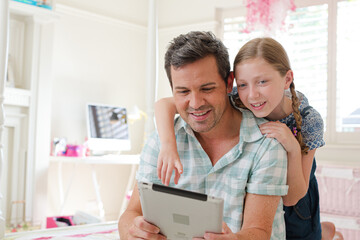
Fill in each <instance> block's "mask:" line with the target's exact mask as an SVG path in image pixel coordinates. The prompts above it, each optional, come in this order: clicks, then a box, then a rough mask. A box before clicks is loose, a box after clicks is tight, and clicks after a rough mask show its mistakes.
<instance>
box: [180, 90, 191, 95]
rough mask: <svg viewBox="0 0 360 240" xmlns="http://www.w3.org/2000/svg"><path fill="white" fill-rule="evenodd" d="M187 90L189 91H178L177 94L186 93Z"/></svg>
mask: <svg viewBox="0 0 360 240" xmlns="http://www.w3.org/2000/svg"><path fill="white" fill-rule="evenodd" d="M188 92H189V90H183V91H178V93H179V94H186V93H188Z"/></svg>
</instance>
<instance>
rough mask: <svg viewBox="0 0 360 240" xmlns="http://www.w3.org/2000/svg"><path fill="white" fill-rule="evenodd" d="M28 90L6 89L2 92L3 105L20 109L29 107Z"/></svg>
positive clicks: (29, 96) (29, 94) (29, 95)
mask: <svg viewBox="0 0 360 240" xmlns="http://www.w3.org/2000/svg"><path fill="white" fill-rule="evenodd" d="M30 98H31V93H30V90H26V89H20V88H10V87H6V88H5V92H4V104H5V105H14V106H20V107H29V106H30Z"/></svg>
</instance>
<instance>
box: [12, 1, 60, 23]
mask: <svg viewBox="0 0 360 240" xmlns="http://www.w3.org/2000/svg"><path fill="white" fill-rule="evenodd" d="M9 9H10V13H11V14H15V15H20V16H24V17H34V16H38V17H41V18H42V19H43V20H48V21H52V20H55V19H58V18H59V15H58V14H57V13H56V12H55V11H54V10H49V9H46V8H42V7H37V6H33V5H29V4H25V3H21V2H16V1H11V0H10V1H9Z"/></svg>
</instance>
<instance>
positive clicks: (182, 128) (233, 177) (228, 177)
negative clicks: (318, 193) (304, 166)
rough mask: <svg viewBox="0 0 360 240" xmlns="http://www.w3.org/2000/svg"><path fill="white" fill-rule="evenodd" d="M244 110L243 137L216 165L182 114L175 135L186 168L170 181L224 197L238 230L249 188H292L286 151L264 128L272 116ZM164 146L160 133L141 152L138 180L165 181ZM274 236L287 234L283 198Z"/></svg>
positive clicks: (272, 191)
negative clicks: (161, 169)
mask: <svg viewBox="0 0 360 240" xmlns="http://www.w3.org/2000/svg"><path fill="white" fill-rule="evenodd" d="M241 112H242V113H243V118H242V121H241V128H240V137H239V143H238V144H237V145H236V146H234V147H233V148H232V149H231V150H230V151H229V152H227V153H226V154H225V155H224V156H223V157H222V158H221V159H219V160H218V161H217V162H216V164H215V165H214V166H213V165H212V163H211V161H210V159H209V157H208V155H207V154H206V152H205V151H204V150H203V148H202V147H201V145H200V143H199V142H198V140H197V139H196V137H195V135H194V133H193V131H192V129H191V128H190V126H189V125H188V124H187V123H185V122H184V121H183V120H182V119H181V118H180V117H178V118H177V119H176V121H175V135H176V142H177V149H178V152H179V156H180V159H181V162H182V164H183V168H184V172H183V174H182V175H181V177H180V180H179V183H178V184H177V185H175V184H174V181H173V177H174V174H173V176H172V179H171V181H170V186H172V187H178V188H182V189H186V190H191V191H196V192H200V193H205V194H209V195H212V196H216V197H221V198H223V199H224V219H223V220H224V221H225V222H226V224H227V225H228V226H229V227H230V229H231V230H232V231H233V232H238V231H240V229H241V226H242V219H243V207H244V206H243V205H244V198H245V195H246V193H253V194H260V195H277V196H283V195H286V194H287V189H288V186H287V185H286V173H287V155H286V151H285V150H284V148H283V147H282V145H281V144H280V143H279V142H278V141H276V140H275V139H272V138H265V137H264V136H263V135H262V134H261V132H260V130H259V128H258V125H260V124H261V123H263V122H265V121H266V120H264V119H260V118H256V117H255V116H254V115H253V114H252V113H251V112H250V111H248V110H241ZM159 151H160V141H159V137H158V135H157V134H156V133H155V134H153V135H152V136H151V137H149V139H148V140H147V142H146V144H145V146H144V148H143V151H142V153H141V157H140V167H139V170H138V172H137V176H136V178H137V180H138V181H147V182H153V183H158V184H161V181H160V180H159V179H158V177H157V171H156V167H157V160H158V154H159ZM259 211H261V210H260V209H259ZM271 239H285V223H284V216H283V203H282V200H280V202H279V205H278V208H277V211H276V215H275V218H274V222H273V230H272V236H271Z"/></svg>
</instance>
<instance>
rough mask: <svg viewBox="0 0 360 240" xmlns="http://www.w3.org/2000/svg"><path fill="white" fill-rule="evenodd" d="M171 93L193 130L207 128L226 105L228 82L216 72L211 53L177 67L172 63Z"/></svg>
mask: <svg viewBox="0 0 360 240" xmlns="http://www.w3.org/2000/svg"><path fill="white" fill-rule="evenodd" d="M171 76H172V84H173V95H174V100H175V105H176V108H177V111H178V112H179V114H180V116H181V117H182V118H183V119H184V120H185V121H186V122H187V123H188V124H189V125H190V126H191V128H192V129H193V130H194V131H195V132H199V133H202V132H209V131H210V130H212V129H213V128H214V127H215V126H216V125H217V123H218V122H219V121H220V119H221V117H222V116H223V113H224V112H225V109H226V107H227V106H228V101H229V99H228V97H227V93H229V92H231V89H232V82H231V81H229V84H227V86H226V85H225V83H224V80H223V79H222V78H221V76H220V75H219V73H218V68H217V65H216V60H215V58H214V57H213V56H209V57H205V58H203V59H201V60H198V61H196V62H194V63H190V64H187V65H185V66H182V67H180V68H177V69H175V68H173V67H171Z"/></svg>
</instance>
